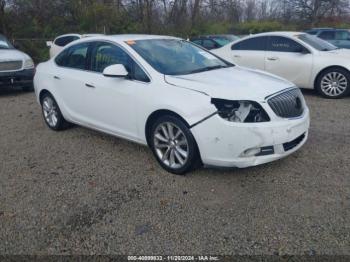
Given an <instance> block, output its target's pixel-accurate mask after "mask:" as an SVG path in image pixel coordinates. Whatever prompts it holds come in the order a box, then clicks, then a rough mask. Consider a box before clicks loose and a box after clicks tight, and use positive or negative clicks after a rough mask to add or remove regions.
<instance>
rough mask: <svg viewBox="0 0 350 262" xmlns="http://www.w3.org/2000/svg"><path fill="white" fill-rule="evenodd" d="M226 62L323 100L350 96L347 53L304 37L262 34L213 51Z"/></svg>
mask: <svg viewBox="0 0 350 262" xmlns="http://www.w3.org/2000/svg"><path fill="white" fill-rule="evenodd" d="M213 52H214V53H215V54H217V55H218V56H220V57H222V58H224V59H226V60H227V61H230V62H233V63H236V64H238V65H240V66H245V67H249V68H254V69H260V70H264V71H267V72H269V73H272V74H275V75H278V76H280V77H283V78H285V79H287V80H289V81H291V82H293V83H294V84H295V85H297V86H298V87H300V88H307V89H314V88H315V89H316V90H317V91H318V92H319V93H320V94H321V95H322V96H324V97H326V98H341V97H344V96H346V95H348V94H349V93H350V71H349V70H350V50H347V49H339V48H337V47H335V46H333V45H332V44H330V43H328V42H326V41H324V40H322V39H320V38H318V37H315V36H312V35H309V34H306V33H298V32H275V33H263V34H257V35H253V36H250V37H248V38H244V39H242V40H239V41H236V42H234V43H233V44H231V45H228V46H225V47H223V48H220V49H217V50H214V51H213Z"/></svg>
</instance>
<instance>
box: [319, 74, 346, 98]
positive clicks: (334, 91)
mask: <svg viewBox="0 0 350 262" xmlns="http://www.w3.org/2000/svg"><path fill="white" fill-rule="evenodd" d="M316 89H317V91H318V92H319V93H320V94H321V95H322V96H323V97H325V98H330V99H338V98H343V97H345V96H347V95H348V94H349V93H350V73H349V72H348V71H347V70H345V69H342V68H330V69H327V70H325V71H324V72H322V73H321V75H320V76H319V77H318V79H317V83H316Z"/></svg>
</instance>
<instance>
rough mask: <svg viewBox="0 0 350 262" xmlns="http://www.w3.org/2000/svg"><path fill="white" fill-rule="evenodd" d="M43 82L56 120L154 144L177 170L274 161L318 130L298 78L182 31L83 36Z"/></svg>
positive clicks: (58, 125) (45, 67) (42, 70)
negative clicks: (217, 50) (231, 55)
mask: <svg viewBox="0 0 350 262" xmlns="http://www.w3.org/2000/svg"><path fill="white" fill-rule="evenodd" d="M34 82H35V84H34V85H35V92H36V95H37V99H38V102H39V103H40V105H41V106H42V112H43V116H44V120H45V122H46V124H47V125H48V127H49V128H51V129H53V130H62V129H64V128H66V127H67V126H68V123H75V124H78V125H81V126H85V127H88V128H92V129H95V130H99V131H102V132H105V133H108V134H111V135H115V136H118V137H121V138H125V139H128V140H131V141H134V142H137V143H140V144H144V145H148V146H149V147H150V148H151V149H152V151H153V153H154V155H155V157H156V159H157V160H158V162H159V163H160V165H161V166H162V167H163V168H164V169H166V170H167V171H169V172H172V173H175V174H184V173H186V172H188V171H190V170H192V169H194V168H196V167H198V166H199V165H202V164H205V165H209V166H223V167H239V168H244V167H249V166H256V165H259V164H263V163H267V162H270V161H273V160H277V159H280V158H283V157H286V156H288V155H290V154H291V153H293V152H295V151H297V150H298V149H300V148H301V147H302V145H303V144H304V143H305V142H306V140H307V137H308V129H309V109H308V107H307V106H306V104H305V101H304V98H303V95H302V94H301V92H300V90H299V89H298V88H296V87H295V86H294V85H293V84H292V83H290V82H288V81H286V80H283V79H281V78H277V77H275V76H272V75H270V74H267V73H263V72H257V71H252V70H248V69H243V68H241V67H239V66H234V65H233V64H230V63H228V62H226V61H224V60H222V59H220V58H218V57H216V56H214V55H213V54H211V53H209V52H208V51H206V50H204V49H202V48H199V47H197V46H196V45H194V44H192V43H189V42H187V41H185V40H182V39H178V38H174V37H165V36H142V35H137V36H133V35H121V36H103V37H102V36H101V37H94V38H87V39H82V40H79V41H76V42H74V43H72V44H71V45H69V46H68V47H66V48H65V49H64V50H63V51H62V52H61V53H60V54H59V55H58V56H56V57H55V58H53V59H51V60H50V61H48V62H45V63H42V64H40V65H39V66H38V68H37V71H36V75H35V80H34Z"/></svg>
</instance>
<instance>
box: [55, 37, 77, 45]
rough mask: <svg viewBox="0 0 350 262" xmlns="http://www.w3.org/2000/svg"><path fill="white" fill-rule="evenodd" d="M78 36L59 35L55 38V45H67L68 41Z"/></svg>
mask: <svg viewBox="0 0 350 262" xmlns="http://www.w3.org/2000/svg"><path fill="white" fill-rule="evenodd" d="M78 39H79V37H78V36H63V37H59V38H57V39H56V40H55V45H57V46H60V47H64V46H66V45H68V44H69V43H71V42H73V41H75V40H78Z"/></svg>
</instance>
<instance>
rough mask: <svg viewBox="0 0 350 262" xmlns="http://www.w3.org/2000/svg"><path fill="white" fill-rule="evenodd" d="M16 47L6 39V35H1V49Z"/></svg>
mask: <svg viewBox="0 0 350 262" xmlns="http://www.w3.org/2000/svg"><path fill="white" fill-rule="evenodd" d="M13 48H14V47H13V46H12V45H11V43H10V42H9V41H8V40H7V39H6V37H4V36H2V35H0V49H13Z"/></svg>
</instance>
